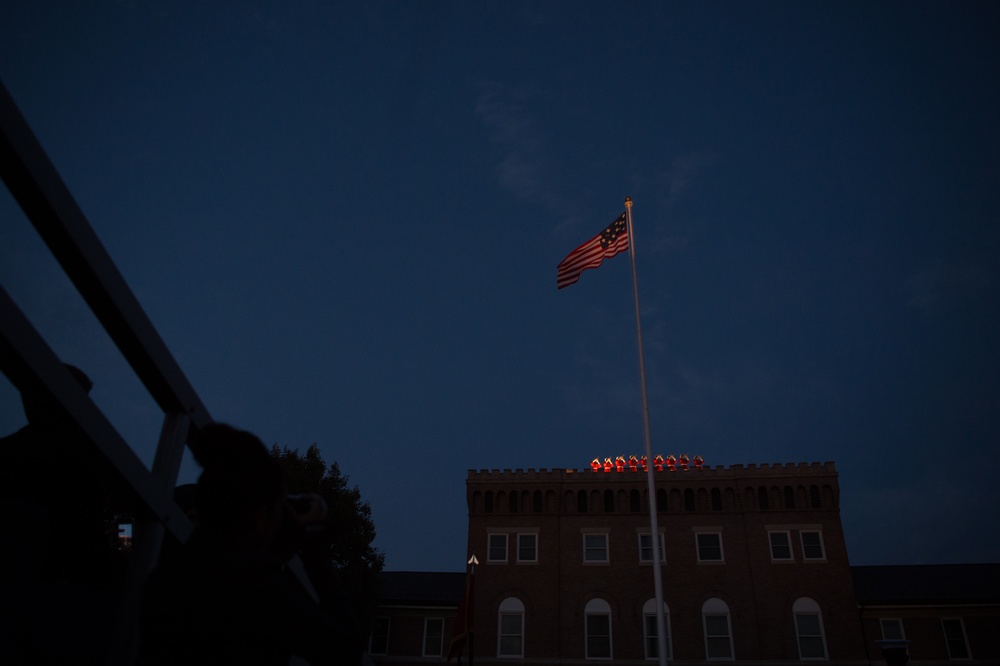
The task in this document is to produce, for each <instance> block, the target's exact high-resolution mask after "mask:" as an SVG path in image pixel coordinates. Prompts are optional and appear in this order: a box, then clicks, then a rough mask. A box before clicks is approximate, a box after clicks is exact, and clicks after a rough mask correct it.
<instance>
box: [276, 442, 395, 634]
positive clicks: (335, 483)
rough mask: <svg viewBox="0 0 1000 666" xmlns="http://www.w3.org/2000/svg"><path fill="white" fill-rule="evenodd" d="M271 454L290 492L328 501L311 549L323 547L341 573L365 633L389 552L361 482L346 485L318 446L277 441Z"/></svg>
mask: <svg viewBox="0 0 1000 666" xmlns="http://www.w3.org/2000/svg"><path fill="white" fill-rule="evenodd" d="M271 455H272V456H274V457H276V458H277V459H278V460H279V461H280V462H281V466H282V468H283V469H284V472H285V482H286V483H287V485H288V492H289V494H291V495H295V494H303V493H317V494H319V495H321V496H322V497H323V499H324V500H325V501H326V504H327V514H326V521H325V530H324V532H323V533H322V535H320V536H318V537H310V539H309V541H310V542H311V543H312V544H313V548H316V547H318V548H320V549H321V551H322V553H323V555H324V557H325V558H327V559H328V561H329V562H330V564H331V565H332V566H333V568H334V569H335V570H336V571H337V573H338V574H339V575H338V579H339V584H340V585H341V587H342V590H341V592H342V594H343V595H344V597H345V598H346V599H347V600H348V602H349V603H350V604H351V606H352V607H353V609H354V612H355V613H356V615H357V617H358V619H359V620H360V622H361V625H362V628H363V632H364V633H363V635H364V636H365V637H367V635H368V633H369V631H370V629H371V622H372V618H373V616H374V614H375V607H376V604H377V602H378V578H379V573H380V572H381V571H382V567H383V566H384V564H385V556H384V555H383V554H382V553H381V552H379V550H378V549H377V548H375V547H374V546H373V545H372V541H373V540H374V539H375V523H374V521H373V520H372V511H371V506H369V504H368V502H365V501H364V500H362V499H361V491H360V490H358V487H357V486H353V487H352V486H349V485H348V477H347V476H346V475H345V474H343V473H342V472H341V471H340V466H339V465H338V464H337V463H336V462H334V463H331V464H330V465H327V464H326V461H324V460H323V456H322V454H321V453H320V450H319V447H318V446H317V445H316V444H313V445H312V446H310V447H309V449H308V450H307V451H306V452H305V454H304V455H303V454H301V453H299V451H298V450H292V449H289V448H288V447H287V446H285V447H279V446H278V445H277V444H275V445H274V446H273V447H272V448H271ZM317 544H318V546H317Z"/></svg>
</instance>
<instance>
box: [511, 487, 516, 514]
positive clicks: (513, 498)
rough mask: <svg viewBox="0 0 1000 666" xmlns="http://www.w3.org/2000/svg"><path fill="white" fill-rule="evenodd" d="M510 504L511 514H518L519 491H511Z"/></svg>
mask: <svg viewBox="0 0 1000 666" xmlns="http://www.w3.org/2000/svg"><path fill="white" fill-rule="evenodd" d="M509 504H510V512H511V513H517V491H516V490H512V491H511V493H510V500H509Z"/></svg>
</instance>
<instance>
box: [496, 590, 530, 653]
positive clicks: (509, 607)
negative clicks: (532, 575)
mask: <svg viewBox="0 0 1000 666" xmlns="http://www.w3.org/2000/svg"><path fill="white" fill-rule="evenodd" d="M497 615H498V616H499V619H498V620H497V656H498V657H523V656H524V604H523V603H521V600H520V599H518V598H517V597H507V598H506V599H504V600H503V601H501V602H500V609H499V611H498V612H497Z"/></svg>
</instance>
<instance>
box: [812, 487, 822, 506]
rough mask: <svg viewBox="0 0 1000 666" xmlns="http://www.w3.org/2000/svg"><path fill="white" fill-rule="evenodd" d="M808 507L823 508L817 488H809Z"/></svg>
mask: <svg viewBox="0 0 1000 666" xmlns="http://www.w3.org/2000/svg"><path fill="white" fill-rule="evenodd" d="M809 505H810V506H811V507H812V508H814V509H819V508H820V507H822V506H823V504H822V502H821V501H820V497H819V486H809Z"/></svg>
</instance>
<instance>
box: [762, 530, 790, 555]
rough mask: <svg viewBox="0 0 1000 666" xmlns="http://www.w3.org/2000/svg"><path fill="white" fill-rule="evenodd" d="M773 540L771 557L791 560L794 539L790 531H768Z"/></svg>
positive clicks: (769, 537) (770, 538) (771, 540)
mask: <svg viewBox="0 0 1000 666" xmlns="http://www.w3.org/2000/svg"><path fill="white" fill-rule="evenodd" d="M767 537H768V539H769V540H770V542H771V559H772V560H774V561H789V560H793V559H794V558H793V557H792V539H791V536H790V535H789V534H788V532H768V533H767Z"/></svg>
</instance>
